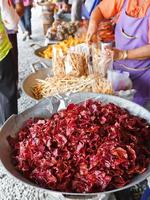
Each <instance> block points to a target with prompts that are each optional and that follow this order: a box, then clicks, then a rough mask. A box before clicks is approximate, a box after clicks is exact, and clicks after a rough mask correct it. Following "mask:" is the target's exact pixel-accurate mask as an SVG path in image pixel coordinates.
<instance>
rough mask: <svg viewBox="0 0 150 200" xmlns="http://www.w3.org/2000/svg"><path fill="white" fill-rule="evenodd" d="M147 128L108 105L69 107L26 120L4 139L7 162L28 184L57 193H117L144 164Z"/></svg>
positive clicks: (148, 153) (149, 156) (149, 158)
mask: <svg viewBox="0 0 150 200" xmlns="http://www.w3.org/2000/svg"><path fill="white" fill-rule="evenodd" d="M149 141H150V125H149V124H148V123H147V121H146V120H145V119H142V118H140V117H137V116H134V115H132V114H130V113H129V112H128V111H127V110H126V109H124V108H121V107H119V106H117V105H115V104H113V103H107V104H105V103H102V102H100V101H96V100H88V101H85V102H82V103H80V104H70V105H68V107H67V108H66V109H64V110H60V111H58V112H57V113H55V114H53V115H52V116H51V117H50V118H47V119H43V118H34V119H29V120H28V121H27V122H26V123H25V124H24V126H23V127H22V128H21V129H20V130H19V132H18V134H17V135H16V137H15V138H14V137H11V136H9V137H8V142H9V144H10V146H11V151H12V152H11V153H12V154H11V156H12V162H13V164H14V165H15V167H16V169H17V170H18V171H19V172H20V173H21V174H22V175H23V176H24V177H26V178H27V179H29V180H30V181H32V182H34V183H36V184H38V185H40V186H41V187H43V188H48V189H51V190H55V191H61V192H73V193H79V192H80V193H83V194H84V193H91V192H102V191H108V190H113V189H116V188H121V187H123V186H125V185H126V184H128V183H130V182H131V181H132V179H133V178H134V177H135V176H137V175H139V174H142V173H144V172H145V171H146V170H147V168H148V165H149V164H150V148H149Z"/></svg>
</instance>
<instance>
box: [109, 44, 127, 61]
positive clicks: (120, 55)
mask: <svg viewBox="0 0 150 200" xmlns="http://www.w3.org/2000/svg"><path fill="white" fill-rule="evenodd" d="M106 51H107V52H108V54H110V53H112V54H113V59H114V60H125V59H126V58H127V52H126V51H124V50H120V49H116V48H112V47H106Z"/></svg>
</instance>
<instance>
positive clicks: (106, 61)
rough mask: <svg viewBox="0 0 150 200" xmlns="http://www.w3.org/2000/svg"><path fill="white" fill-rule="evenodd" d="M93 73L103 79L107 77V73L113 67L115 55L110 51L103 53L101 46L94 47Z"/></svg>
mask: <svg viewBox="0 0 150 200" xmlns="http://www.w3.org/2000/svg"><path fill="white" fill-rule="evenodd" d="M91 53H92V60H93V61H92V62H93V72H94V73H96V74H99V75H100V76H102V77H106V76H107V71H108V70H109V69H111V68H112V66H113V55H112V53H111V52H110V51H109V53H108V52H107V51H101V49H100V46H92V52H91Z"/></svg>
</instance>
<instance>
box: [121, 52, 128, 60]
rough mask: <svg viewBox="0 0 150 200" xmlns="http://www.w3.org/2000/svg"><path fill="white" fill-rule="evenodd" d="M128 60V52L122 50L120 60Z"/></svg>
mask: <svg viewBox="0 0 150 200" xmlns="http://www.w3.org/2000/svg"><path fill="white" fill-rule="evenodd" d="M127 58H128V51H127V50H123V51H122V60H126V59H127Z"/></svg>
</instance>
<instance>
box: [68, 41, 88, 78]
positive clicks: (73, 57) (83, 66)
mask: <svg viewBox="0 0 150 200" xmlns="http://www.w3.org/2000/svg"><path fill="white" fill-rule="evenodd" d="M87 53H88V52H87V46H86V44H81V45H77V46H74V47H72V48H70V50H69V51H68V54H67V56H66V58H65V73H66V74H71V75H74V76H86V75H87V74H88V64H87V55H88V54H87Z"/></svg>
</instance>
